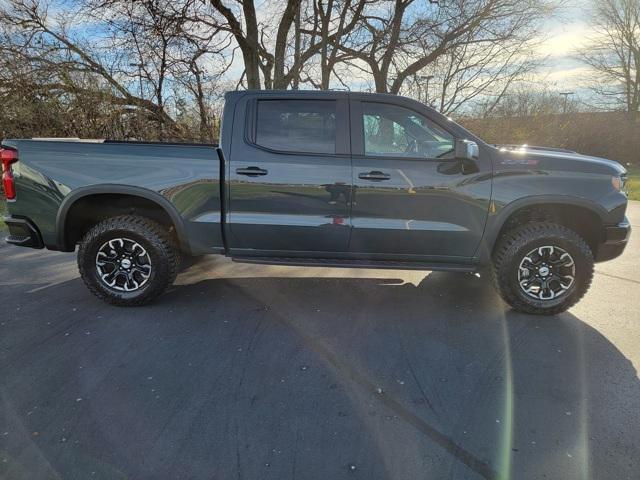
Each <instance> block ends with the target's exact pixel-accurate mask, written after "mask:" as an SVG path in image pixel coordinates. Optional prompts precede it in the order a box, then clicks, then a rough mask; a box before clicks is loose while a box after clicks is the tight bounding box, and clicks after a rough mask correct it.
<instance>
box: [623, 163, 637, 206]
mask: <svg viewBox="0 0 640 480" xmlns="http://www.w3.org/2000/svg"><path fill="white" fill-rule="evenodd" d="M626 168H627V171H628V172H629V180H628V182H627V191H628V192H629V200H640V166H637V165H629V166H627V167H626Z"/></svg>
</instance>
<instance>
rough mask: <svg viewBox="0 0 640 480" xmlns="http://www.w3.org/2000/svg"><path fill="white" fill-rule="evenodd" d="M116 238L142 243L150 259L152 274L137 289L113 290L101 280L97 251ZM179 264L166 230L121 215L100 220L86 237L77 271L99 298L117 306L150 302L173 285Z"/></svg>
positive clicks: (80, 249) (81, 247) (79, 256)
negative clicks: (97, 264)
mask: <svg viewBox="0 0 640 480" xmlns="http://www.w3.org/2000/svg"><path fill="white" fill-rule="evenodd" d="M117 238H129V239H131V240H133V241H135V242H137V243H139V244H140V245H141V246H142V247H143V248H144V249H145V250H146V252H147V253H148V255H149V257H150V260H151V264H152V269H151V274H150V276H149V279H148V280H147V282H146V283H145V284H144V285H143V286H142V287H140V288H139V289H138V290H135V291H132V292H123V291H118V290H114V289H113V288H110V287H108V286H107V285H106V284H105V283H104V282H103V281H102V280H101V279H100V276H99V273H98V267H97V266H96V255H97V252H98V250H99V249H100V248H101V246H102V245H104V243H105V242H108V241H109V240H112V239H117ZM179 264H180V255H179V250H178V248H177V245H176V242H175V241H174V239H173V238H172V236H171V235H170V233H169V232H168V231H167V229H166V228H165V227H163V226H162V225H160V224H159V223H157V222H155V221H153V220H150V219H148V218H145V217H141V216H138V215H122V216H118V217H111V218H107V219H106V220H103V221H101V222H100V223H98V224H97V225H95V226H94V227H93V228H91V229H90V230H89V231H88V232H87V233H86V234H85V235H84V237H83V238H82V240H81V241H80V244H79V248H78V269H79V270H80V276H81V277H82V280H83V281H84V283H85V285H86V286H87V288H88V289H89V290H90V291H91V293H93V294H94V295H95V296H96V297H98V298H99V299H101V300H103V301H105V302H107V303H110V304H112V305H118V306H138V305H144V304H147V303H149V302H151V301H152V300H153V299H154V298H156V297H157V296H158V295H160V294H161V293H162V292H164V291H165V290H166V288H167V287H169V286H170V285H171V284H172V283H173V281H174V280H175V278H176V275H177V272H178V268H179Z"/></svg>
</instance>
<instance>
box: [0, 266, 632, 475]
mask: <svg viewBox="0 0 640 480" xmlns="http://www.w3.org/2000/svg"><path fill="white" fill-rule="evenodd" d="M248 271H250V270H247V272H248ZM310 273H311V274H312V273H313V271H311V270H310ZM71 283H72V284H71V285H64V286H60V287H51V289H52V290H54V289H60V290H62V289H65V288H66V289H69V291H70V292H71V290H73V291H74V292H75V293H74V295H77V289H78V288H80V285H79V281H74V282H71ZM60 295H61V298H64V292H61V293H60ZM87 295H89V294H87ZM88 298H90V297H88ZM91 302H93V300H88V301H87V303H88V304H91V305H93V304H92V303H91ZM97 304H98V303H97V300H96V305H97ZM91 308H94V307H91ZM106 310H107V312H108V313H107V314H104V315H102V318H101V319H100V320H88V319H87V320H86V321H85V324H84V325H81V326H78V327H77V328H78V329H80V330H81V332H80V335H84V331H85V330H87V331H91V332H92V333H91V343H88V344H86V345H85V346H84V347H83V348H82V349H67V350H66V351H65V353H64V357H65V360H64V362H61V363H60V365H58V364H56V363H52V362H51V358H55V355H60V352H59V348H60V346H59V345H57V344H56V343H55V342H51V341H49V342H41V343H40V344H39V345H38V349H39V354H38V355H39V358H40V359H39V360H33V362H39V363H37V364H34V365H31V364H25V365H23V370H22V371H21V372H14V371H13V370H11V371H9V370H5V371H4V372H2V374H3V375H5V374H6V375H7V376H6V377H5V382H6V385H13V386H14V387H12V389H11V390H9V389H8V388H6V387H3V389H2V390H3V392H2V393H3V400H4V401H5V405H13V404H14V403H15V402H17V401H18V400H17V399H19V398H22V397H21V396H24V395H25V393H24V391H23V390H24V389H33V391H34V392H36V393H35V394H34V395H37V392H38V391H39V389H45V388H48V389H50V388H52V382H56V381H60V382H62V384H64V385H68V384H69V383H71V384H72V385H73V386H74V390H77V391H84V392H85V393H83V396H84V395H86V396H87V397H89V399H86V400H85V401H84V402H83V403H82V406H83V409H82V410H79V411H76V410H73V409H70V408H69V406H68V403H67V401H66V400H65V399H64V395H60V396H59V397H55V398H47V402H49V403H48V407H47V408H48V412H49V413H50V415H51V418H52V419H54V420H51V423H50V424H49V428H50V429H55V428H63V427H64V426H67V427H68V426H69V425H71V424H72V425H73V428H72V432H71V433H68V435H69V436H70V437H71V436H72V438H73V439H74V440H77V441H78V442H79V445H82V456H81V458H82V462H80V463H79V458H80V457H78V454H77V453H76V454H74V453H73V452H71V451H70V450H69V447H68V446H67V445H64V444H61V443H60V441H59V439H58V438H57V437H52V438H51V439H50V440H49V439H48V438H40V439H39V440H38V441H37V449H38V455H37V458H38V459H39V460H37V461H36V460H34V462H33V465H36V464H38V462H39V461H42V459H46V461H47V462H48V464H49V466H50V468H51V469H52V470H53V471H55V472H56V473H57V474H59V475H60V476H61V477H63V478H67V477H73V476H74V475H75V476H76V477H77V478H80V477H81V476H82V475H81V474H82V473H83V472H89V473H90V471H98V473H101V474H102V475H99V476H98V477H97V478H112V477H111V476H110V475H115V474H116V473H117V474H123V475H124V476H126V477H131V478H173V477H183V478H232V477H238V478H246V479H253V478H260V479H263V478H274V479H281V478H285V477H286V478H289V477H291V478H296V477H297V478H304V479H315V478H318V479H328V478H330V479H339V478H367V479H378V478H379V479H382V478H385V479H386V478H393V479H416V478H455V479H459V478H464V479H466V478H471V479H473V478H563V479H572V478H589V477H593V478H627V477H628V478H633V476H634V475H636V474H637V472H638V471H640V458H639V457H638V455H637V452H638V447H639V441H640V439H639V438H638V434H637V432H638V431H640V421H639V417H638V412H639V411H640V384H639V382H638V377H637V372H636V370H635V369H634V367H633V365H632V364H631V362H629V361H628V360H627V359H626V358H625V356H624V355H623V354H622V353H621V352H620V351H619V350H618V349H617V348H616V347H615V346H614V345H613V344H612V343H611V342H610V341H609V340H607V338H605V337H604V336H602V335H601V334H600V333H599V332H598V331H597V330H595V329H593V328H592V327H590V326H589V325H587V324H586V323H584V322H582V321H581V320H580V319H578V318H576V317H575V316H573V315H572V314H570V313H565V314H562V315H558V316H556V317H549V318H545V317H533V316H527V315H520V314H517V313H514V312H511V311H508V310H506V309H505V306H504V305H503V304H502V303H501V302H500V301H499V299H498V298H497V297H496V295H495V293H494V292H493V289H492V288H491V286H490V285H488V284H487V282H486V281H485V280H484V279H482V278H476V277H473V276H471V275H462V274H447V273H431V274H429V275H428V276H427V277H426V278H424V280H423V281H422V282H421V283H420V284H419V285H418V286H415V285H412V284H409V283H403V282H402V281H401V280H398V279H393V278H386V279H362V278H359V279H353V278H282V277H280V278H279V277H275V276H267V277H263V278H248V277H246V278H218V279H203V280H200V281H198V282H196V283H194V284H191V285H185V286H184V287H176V288H175V289H174V290H173V291H172V292H170V293H169V294H167V295H166V296H164V297H163V298H161V299H160V301H159V302H157V303H156V304H154V305H151V306H148V307H144V308H141V309H119V308H111V307H109V308H107V309H106ZM67 330H68V331H70V332H71V337H72V338H73V335H74V331H73V330H72V329H71V328H69V329H67ZM56 349H58V350H56ZM45 363H46V365H45ZM69 365H82V367H83V368H82V370H77V369H73V370H70V369H69V368H68V366H69ZM12 372H13V373H12ZM26 376H28V378H30V380H29V382H24V381H20V379H22V378H27V377H26ZM62 379H64V380H62ZM46 391H48V390H45V392H46ZM32 393H33V392H32ZM43 395H44V394H43ZM71 395H73V394H71ZM67 400H68V399H67ZM71 401H72V402H73V399H72V400H71ZM16 412H21V411H20V409H16ZM15 415H16V417H15V418H14V420H13V421H18V422H25V423H28V422H29V421H31V420H29V419H27V417H25V418H22V413H16V414H15ZM30 428H31V429H35V427H30ZM65 435H67V434H65ZM34 442H35V440H33V439H31V443H30V445H31V446H30V447H28V448H35V447H34V445H36V444H35V443H34ZM16 449H17V447H15V446H14V447H7V448H6V450H7V451H12V452H17V451H18V450H19V449H18V450H16ZM16 455H18V454H17V453H16ZM34 458H36V457H35V456H34ZM78 473H80V475H78ZM32 478H35V477H32Z"/></svg>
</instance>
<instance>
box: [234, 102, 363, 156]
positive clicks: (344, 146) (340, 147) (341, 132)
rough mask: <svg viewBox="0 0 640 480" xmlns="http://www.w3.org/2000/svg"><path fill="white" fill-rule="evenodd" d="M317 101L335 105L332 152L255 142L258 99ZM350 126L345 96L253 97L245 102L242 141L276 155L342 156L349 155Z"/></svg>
mask: <svg viewBox="0 0 640 480" xmlns="http://www.w3.org/2000/svg"><path fill="white" fill-rule="evenodd" d="M273 100H280V101H285V102H286V101H295V100H304V101H317V102H334V103H335V105H336V149H335V152H334V153H321V152H306V151H298V150H278V149H273V148H270V147H265V146H264V145H260V144H258V143H257V136H258V102H260V101H273ZM349 139H350V128H349V101H348V100H347V99H346V98H335V97H333V98H332V97H329V98H326V97H319V96H318V97H315V96H313V97H311V96H309V95H300V96H299V97H298V96H294V95H287V96H278V95H269V96H264V97H254V98H252V99H250V100H249V101H248V102H247V112H246V125H245V129H244V141H245V143H247V144H248V145H250V146H252V147H254V148H258V149H260V150H263V151H265V152H269V153H275V154H278V155H304V156H309V157H344V156H345V155H351V149H350V142H349Z"/></svg>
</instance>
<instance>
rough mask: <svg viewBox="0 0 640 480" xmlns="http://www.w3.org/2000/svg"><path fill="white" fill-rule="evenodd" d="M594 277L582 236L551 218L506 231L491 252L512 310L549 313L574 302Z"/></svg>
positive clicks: (500, 287)
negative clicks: (552, 221)
mask: <svg viewBox="0 0 640 480" xmlns="http://www.w3.org/2000/svg"><path fill="white" fill-rule="evenodd" d="M592 277H593V254H592V252H591V249H590V248H589V246H588V245H587V243H586V242H585V241H584V239H583V238H582V237H580V235H578V234H577V233H576V232H574V231H573V230H571V229H569V228H567V227H564V226H562V225H557V224H554V223H531V224H527V225H523V226H520V227H517V228H515V229H513V230H511V231H509V232H507V233H506V234H505V235H504V236H503V237H502V238H501V239H500V240H499V242H498V245H497V247H496V250H495V252H494V279H495V283H496V287H497V289H498V291H499V293H500V295H501V296H502V298H503V299H504V300H505V301H506V302H507V303H508V304H509V305H511V307H513V309H514V310H517V311H519V312H524V313H533V314H540V315H553V314H556V313H560V312H563V311H565V310H567V309H568V308H570V307H571V306H573V305H575V304H576V303H577V302H578V300H580V299H581V298H582V296H583V295H584V294H585V293H586V291H587V290H588V288H589V285H590V284H591V279H592Z"/></svg>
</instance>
